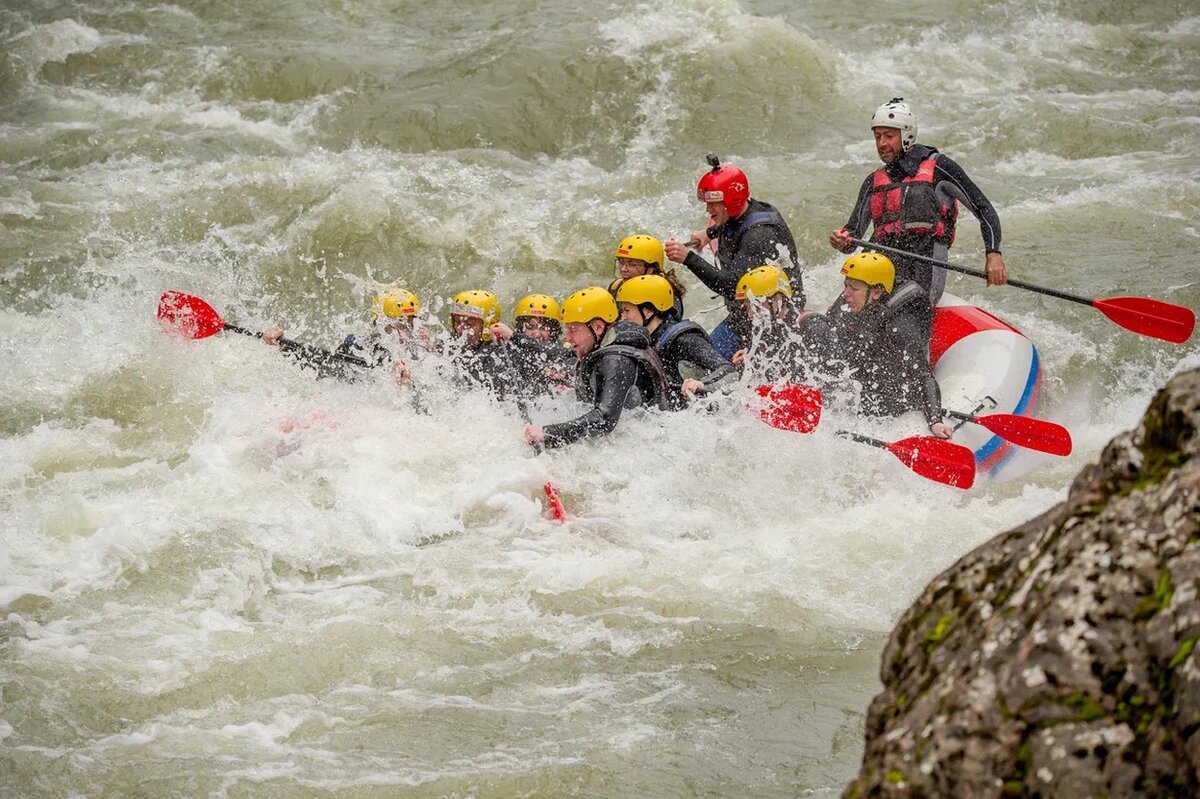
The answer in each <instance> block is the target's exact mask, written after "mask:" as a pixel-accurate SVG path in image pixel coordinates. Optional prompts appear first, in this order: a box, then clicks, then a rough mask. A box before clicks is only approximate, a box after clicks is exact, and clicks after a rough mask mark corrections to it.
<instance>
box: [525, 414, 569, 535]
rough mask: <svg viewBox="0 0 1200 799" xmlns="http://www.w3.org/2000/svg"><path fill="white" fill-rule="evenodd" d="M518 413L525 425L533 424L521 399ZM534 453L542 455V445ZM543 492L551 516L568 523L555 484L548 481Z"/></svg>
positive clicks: (560, 522)
mask: <svg viewBox="0 0 1200 799" xmlns="http://www.w3.org/2000/svg"><path fill="white" fill-rule="evenodd" d="M517 411H518V412H519V413H520V414H521V418H522V419H524V420H525V424H533V417H532V416H530V415H529V405H528V404H527V403H526V402H525V400H523V399H521V398H520V397H518V398H517ZM533 449H534V452H536V453H537V454H538V455H541V454H542V453H543V452H545V451H546V450H545V448H543V447H542V446H541V445H540V444H537V445H535V446H534V448H533ZM542 492H543V493H545V495H546V501H547V502H549V503H550V515H551V516H553V517H554V520H555V521H557V522H558V523H559V524H565V523H566V521H567V511H566V509H565V508H564V507H563V504H562V500H561V499H560V498H559V496H558V489H557V488H556V487H555V486H554V483H552V482H550V481H549V480H547V481H546V482H545V483H543V484H542Z"/></svg>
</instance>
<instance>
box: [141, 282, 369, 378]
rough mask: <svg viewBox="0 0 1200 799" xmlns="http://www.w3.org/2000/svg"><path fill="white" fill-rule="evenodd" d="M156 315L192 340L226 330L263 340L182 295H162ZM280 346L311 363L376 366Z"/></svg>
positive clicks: (287, 343)
mask: <svg viewBox="0 0 1200 799" xmlns="http://www.w3.org/2000/svg"><path fill="white" fill-rule="evenodd" d="M156 315H157V316H158V320H159V321H160V322H162V323H163V324H164V325H166V326H168V327H171V328H173V329H174V330H175V331H177V332H178V333H180V334H182V335H183V336H186V337H187V338H191V339H200V338H208V337H209V336H214V335H216V334H217V333H220V332H222V331H225V330H228V331H231V332H233V333H241V334H242V335H243V336H253V337H255V338H262V333H259V332H257V331H254V330H249V329H247V328H244V327H239V326H237V325H234V324H230V323H229V322H226V321H225V320H224V319H222V318H221V315H220V314H219V313H217V310H216V309H215V308H213V307H212V306H211V305H209V304H208V303H207V302H205V301H204V300H202V299H200V298H199V297H194V296H192V295H191V294H184V293H183V292H182V291H168V292H166V293H165V294H163V295H162V297H161V298H160V299H159V301H158V311H157V314H156ZM279 346H280V348H281V349H283V350H286V351H288V352H299V353H300V354H301V355H302V356H303V357H304V358H305V359H306V360H310V361H313V362H320V361H342V362H343V363H348V364H353V365H354V366H360V367H363V368H365V369H370V368H371V367H373V366H375V364H373V363H371V362H370V361H367V360H365V359H363V358H359V357H358V356H356V355H350V354H349V353H343V352H330V351H329V350H323V349H321V348H320V347H314V346H313V345H311V344H301V343H300V342H298V341H292V340H291V339H287V338H281V339H279Z"/></svg>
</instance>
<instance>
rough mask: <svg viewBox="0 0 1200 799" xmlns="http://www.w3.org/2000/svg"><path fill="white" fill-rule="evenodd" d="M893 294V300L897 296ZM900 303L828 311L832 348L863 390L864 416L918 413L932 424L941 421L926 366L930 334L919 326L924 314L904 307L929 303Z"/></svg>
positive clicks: (937, 393) (917, 298)
mask: <svg viewBox="0 0 1200 799" xmlns="http://www.w3.org/2000/svg"><path fill="white" fill-rule="evenodd" d="M898 289H899V287H897V293H896V294H895V295H893V297H896V296H900V295H899V290H898ZM903 300H904V301H903V302H901V303H897V304H896V305H892V306H891V307H889V303H888V302H876V303H871V304H870V305H868V306H867V307H865V308H863V309H862V310H861V311H859V312H858V313H852V312H851V311H850V310H849V309H848V308H847V307H846V305H845V304H844V303H838V304H836V305H835V306H834V307H833V308H832V309H830V312H829V317H830V321H831V326H832V330H831V338H832V343H833V348H834V349H835V350H836V352H837V353H838V354H839V355H840V356H841V357H843V358H844V359H845V360H846V362H847V364H848V366H849V368H850V370H851V376H852V377H853V379H855V380H857V381H858V382H859V383H860V384H861V385H862V395H861V396H862V412H863V413H865V414H867V415H870V416H899V415H900V414H902V413H907V412H908V411H914V410H918V411H921V412H922V413H923V414H924V416H925V421H926V422H927V423H928V424H931V425H932V424H933V423H935V422H940V421H942V393H941V390H940V388H939V387H938V384H937V380H936V379H935V378H934V376H933V368H932V367H931V366H930V365H929V334H928V332H927V331H926V330H925V329H924V328H923V327H922V324H921V322H920V321H919V320H920V318H921V316H922V315H923V314H921V313H913V312H911V311H910V310H908V309H906V308H904V307H903V306H904V305H908V304H910V303H917V304H922V303H923V304H925V305H928V300H926V299H925V295H924V294H923V293H922V292H919V291H913V292H911V293H910V294H908V295H907V296H905V297H903Z"/></svg>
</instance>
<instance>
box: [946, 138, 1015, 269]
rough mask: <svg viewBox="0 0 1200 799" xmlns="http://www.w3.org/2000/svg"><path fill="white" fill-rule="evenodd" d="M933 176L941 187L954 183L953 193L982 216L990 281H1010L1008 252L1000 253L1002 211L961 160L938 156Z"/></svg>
mask: <svg viewBox="0 0 1200 799" xmlns="http://www.w3.org/2000/svg"><path fill="white" fill-rule="evenodd" d="M933 180H934V184H935V185H936V186H937V187H938V189H939V190H942V186H943V184H945V185H947V186H950V187H952V189H951V190H950V191H949V193H950V194H951V195H952V196H953V197H954V198H955V199H956V200H958V201H959V202H960V203H962V204H963V205H964V206H966V209H967V210H968V211H970V212H971V213H972V214H974V215H975V218H976V219H978V220H979V235H980V236H981V237H982V238H983V251H984V252H985V253H987V255H986V256H985V259H984V268H985V269H986V270H987V282H988V285H989V286H1003V285H1004V284H1005V283H1007V282H1008V274H1007V270H1006V268H1005V266H1004V256H1003V255H1002V254H1001V253H1000V214H998V213H997V212H996V206H994V205H992V202H991V200H989V199H988V198H987V195H985V194H984V193H983V191H982V190H980V188H979V187H978V186H976V185H975V181H973V180H971V178H970V177H968V176H967V173H966V172H965V171H964V170H963V168H962V167H961V166H959V165H958V162H956V161H954V160H953V159H951V158H950V157H948V156H946V155H941V156H939V157H938V160H937V165H936V166H935V167H934V171H933Z"/></svg>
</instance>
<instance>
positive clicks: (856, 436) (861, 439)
mask: <svg viewBox="0 0 1200 799" xmlns="http://www.w3.org/2000/svg"><path fill="white" fill-rule="evenodd" d="M834 435H838V436H841V437H842V438H848V439H850V440H851V441H857V442H858V443H860V444H870V445H871V446H872V447H879V448H880V449H887V448H888V445H887V442H886V441H880V440H879V439H878V438H871V437H870V436H864V435H863V434H862V433H853V432H851V431H849V430H838V431H837V432H836V433H834Z"/></svg>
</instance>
